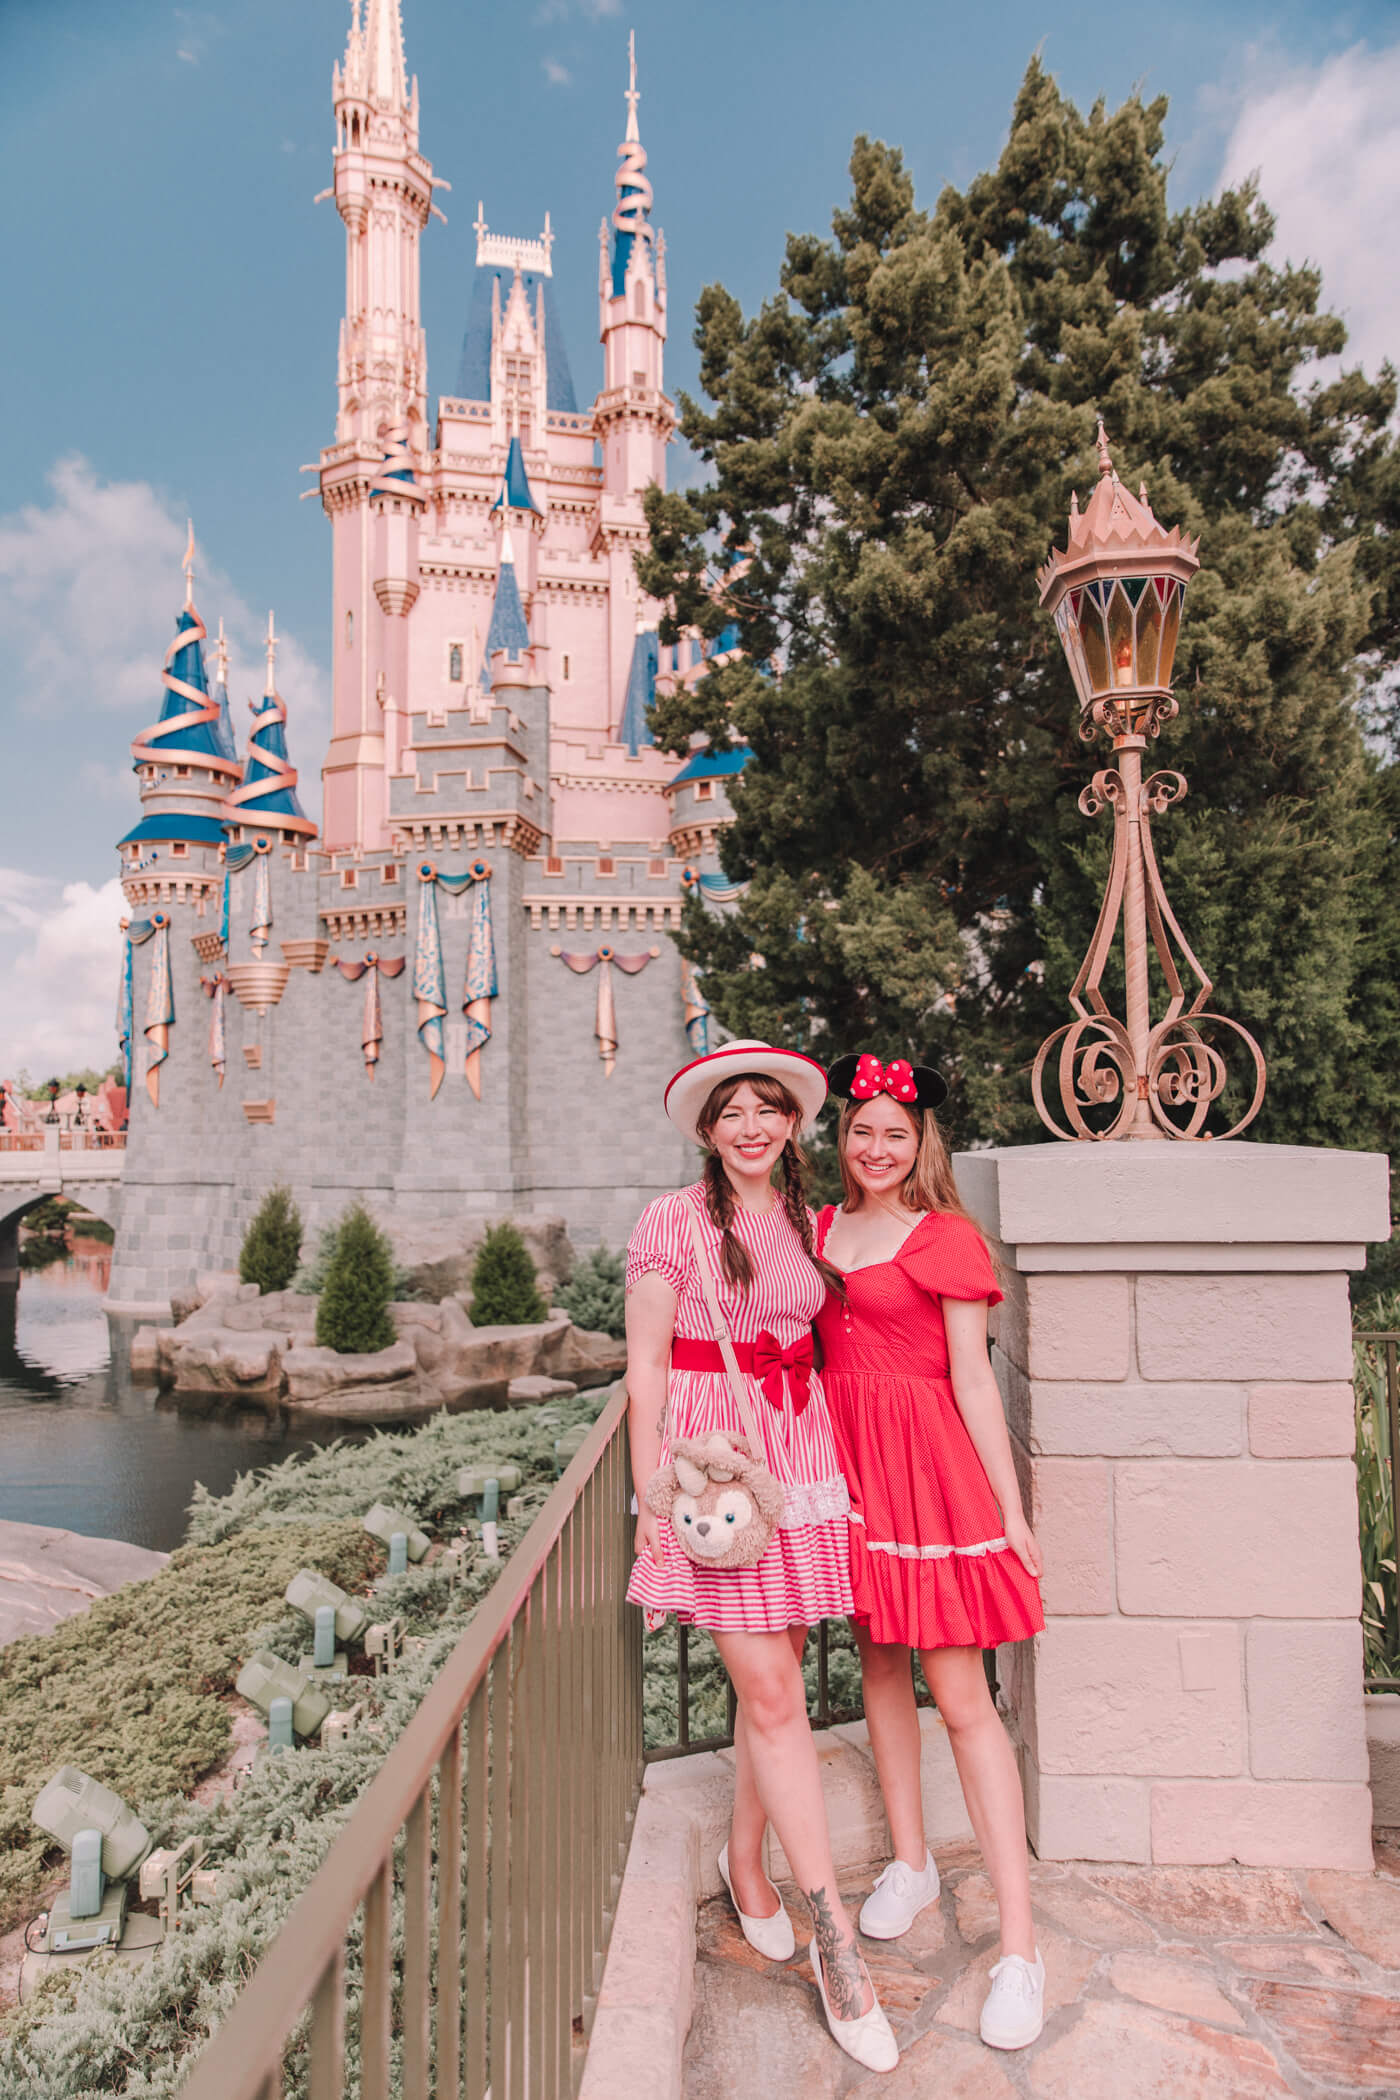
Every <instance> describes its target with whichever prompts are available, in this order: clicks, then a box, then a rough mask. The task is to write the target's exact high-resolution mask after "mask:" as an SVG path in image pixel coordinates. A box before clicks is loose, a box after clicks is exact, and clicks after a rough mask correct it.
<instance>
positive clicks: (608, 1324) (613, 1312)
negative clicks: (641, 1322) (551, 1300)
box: [557, 1247, 627, 1339]
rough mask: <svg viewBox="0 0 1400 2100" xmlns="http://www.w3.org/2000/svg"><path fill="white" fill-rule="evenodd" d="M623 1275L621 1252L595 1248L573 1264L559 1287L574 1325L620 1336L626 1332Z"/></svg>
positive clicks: (560, 1298) (623, 1266) (624, 1268)
mask: <svg viewBox="0 0 1400 2100" xmlns="http://www.w3.org/2000/svg"><path fill="white" fill-rule="evenodd" d="M626 1277H627V1264H626V1261H625V1260H624V1258H623V1256H622V1255H620V1254H610V1253H609V1252H608V1249H607V1248H606V1247H595V1248H594V1249H593V1251H592V1253H591V1254H585V1255H584V1257H583V1259H582V1260H581V1261H580V1262H578V1263H576V1264H575V1267H574V1273H573V1275H572V1276H571V1277H570V1278H569V1280H568V1282H567V1283H563V1284H561V1285H560V1286H559V1290H558V1293H557V1296H558V1299H559V1303H560V1304H561V1305H562V1306H563V1308H564V1310H565V1312H566V1313H567V1314H568V1315H569V1318H570V1319H571V1320H572V1321H573V1323H574V1325H575V1327H582V1328H584V1329H585V1330H586V1331H587V1332H588V1333H590V1334H610V1335H613V1336H615V1337H616V1338H618V1339H620V1338H621V1337H622V1336H623V1335H624V1334H625V1333H626V1331H627V1315H626V1307H627V1292H626V1287H625V1286H626Z"/></svg>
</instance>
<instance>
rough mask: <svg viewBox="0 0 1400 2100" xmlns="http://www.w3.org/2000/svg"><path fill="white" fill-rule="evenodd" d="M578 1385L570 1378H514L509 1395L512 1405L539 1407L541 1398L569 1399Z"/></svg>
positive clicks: (536, 1376)
mask: <svg viewBox="0 0 1400 2100" xmlns="http://www.w3.org/2000/svg"><path fill="white" fill-rule="evenodd" d="M577 1391H578V1387H577V1386H576V1385H575V1384H574V1382H573V1380H572V1379H570V1378H543V1377H541V1376H540V1375H539V1374H538V1373H536V1374H535V1375H534V1376H533V1377H530V1378H512V1380H511V1382H510V1386H509V1389H508V1393H507V1397H508V1399H509V1401H510V1404H511V1406H512V1407H538V1405H539V1403H540V1401H541V1400H567V1399H568V1398H569V1396H570V1394H572V1393H576V1392H577Z"/></svg>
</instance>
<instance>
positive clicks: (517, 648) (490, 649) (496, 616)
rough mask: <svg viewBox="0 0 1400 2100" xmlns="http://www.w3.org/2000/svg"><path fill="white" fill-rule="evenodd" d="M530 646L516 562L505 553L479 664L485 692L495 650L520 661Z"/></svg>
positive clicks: (488, 684)
mask: <svg viewBox="0 0 1400 2100" xmlns="http://www.w3.org/2000/svg"><path fill="white" fill-rule="evenodd" d="M529 646H530V629H529V626H528V625H527V623H526V619H525V607H524V606H523V605H522V604H521V602H520V585H519V584H518V583H517V582H516V578H515V563H514V562H513V561H512V560H511V558H510V554H509V552H507V554H506V556H505V558H504V560H503V561H502V563H501V566H500V570H499V572H498V574H497V576H496V598H495V603H494V604H493V605H492V607H491V625H490V627H489V628H488V629H487V633H486V653H485V655H484V657H483V658H482V664H481V683H482V686H483V688H484V689H485V691H486V692H488V693H489V692H490V690H491V658H492V657H493V656H494V655H495V653H496V651H497V650H498V649H504V650H505V652H506V655H507V656H509V657H511V658H512V659H514V660H515V661H516V662H518V661H519V659H520V657H521V656H522V655H523V654H524V652H525V650H527V649H528V648H529Z"/></svg>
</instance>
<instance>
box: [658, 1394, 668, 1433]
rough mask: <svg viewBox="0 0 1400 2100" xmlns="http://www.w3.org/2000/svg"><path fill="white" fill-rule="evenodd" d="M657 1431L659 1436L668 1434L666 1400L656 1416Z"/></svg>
mask: <svg viewBox="0 0 1400 2100" xmlns="http://www.w3.org/2000/svg"><path fill="white" fill-rule="evenodd" d="M656 1433H657V1435H658V1436H665V1434H666V1402H665V1401H664V1400H663V1401H662V1403H661V1412H660V1414H659V1415H658V1416H657V1418H656Z"/></svg>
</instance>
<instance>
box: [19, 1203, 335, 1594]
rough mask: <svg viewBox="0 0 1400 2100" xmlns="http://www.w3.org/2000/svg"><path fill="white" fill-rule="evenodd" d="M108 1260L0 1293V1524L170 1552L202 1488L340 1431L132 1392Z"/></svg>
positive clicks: (84, 1245)
mask: <svg viewBox="0 0 1400 2100" xmlns="http://www.w3.org/2000/svg"><path fill="white" fill-rule="evenodd" d="M111 1255H112V1250H111V1248H110V1247H105V1246H101V1245H99V1244H98V1243H97V1242H95V1241H88V1242H82V1241H80V1242H79V1243H78V1244H77V1246H76V1247H75V1248H74V1250H73V1252H72V1253H70V1254H66V1255H64V1256H63V1257H62V1258H61V1259H60V1260H58V1261H54V1262H51V1263H49V1264H48V1265H47V1266H46V1267H44V1268H39V1269H27V1270H26V1271H25V1272H24V1278H23V1281H22V1282H21V1283H20V1285H19V1286H18V1289H16V1288H14V1287H12V1286H8V1285H0V1517H8V1518H11V1519H13V1520H15V1521H17V1522H19V1523H22V1524H51V1525H55V1526H60V1527H62V1528H64V1529H66V1530H69V1531H81V1532H85V1533H87V1534H88V1535H89V1536H90V1537H94V1538H111V1539H126V1540H127V1541H128V1542H129V1543H130V1544H132V1545H136V1546H154V1547H156V1548H157V1549H159V1550H161V1551H166V1552H168V1551H169V1550H170V1549H171V1548H172V1547H174V1546H178V1545H179V1544H180V1543H181V1541H182V1539H183V1537H184V1533H185V1512H186V1509H187V1507H188V1505H189V1501H190V1497H191V1496H192V1495H193V1493H194V1486H195V1482H196V1481H203V1483H204V1485H205V1487H207V1488H208V1489H209V1490H210V1492H211V1493H212V1494H223V1493H224V1492H225V1490H226V1489H228V1488H230V1487H232V1485H233V1482H234V1480H235V1479H236V1478H237V1476H238V1474H240V1473H246V1472H248V1471H250V1470H251V1469H252V1468H253V1467H254V1466H265V1465H272V1464H274V1463H275V1462H276V1461H277V1460H278V1459H280V1458H286V1457H287V1456H288V1454H289V1453H290V1452H293V1451H305V1450H312V1449H314V1448H315V1447H316V1446H317V1445H318V1444H319V1443H321V1442H323V1441H326V1440H327V1439H328V1438H329V1437H331V1436H333V1435H336V1434H338V1433H340V1432H338V1431H336V1430H335V1429H332V1428H328V1429H327V1430H326V1431H325V1434H324V1436H318V1435H316V1434H315V1433H314V1432H313V1433H309V1434H308V1433H306V1432H303V1431H299V1432H297V1433H295V1434H289V1433H288V1431H287V1428H286V1423H285V1418H279V1417H278V1416H276V1415H271V1416H269V1415H266V1414H264V1413H263V1412H262V1411H261V1410H253V1409H243V1408H233V1409H229V1408H214V1407H212V1406H205V1405H204V1404H203V1403H200V1405H199V1406H198V1407H197V1408H191V1407H189V1406H188V1405H185V1404H182V1405H181V1406H179V1407H177V1406H176V1405H175V1404H174V1401H173V1398H172V1397H171V1396H169V1395H166V1394H162V1393H160V1392H158V1391H157V1389H156V1388H155V1387H154V1386H152V1385H136V1384H133V1382H132V1379H131V1374H130V1372H129V1370H128V1369H127V1365H126V1360H125V1355H126V1353H125V1346H124V1345H125V1341H126V1339H127V1337H128V1335H129V1333H130V1329H129V1328H126V1327H123V1326H121V1325H119V1324H118V1323H117V1322H111V1323H109V1322H108V1319H107V1316H106V1314H105V1313H104V1312H103V1311H102V1298H103V1295H104V1293H105V1291H106V1288H107V1275H108V1271H109V1269H110V1267H111Z"/></svg>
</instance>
